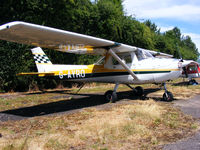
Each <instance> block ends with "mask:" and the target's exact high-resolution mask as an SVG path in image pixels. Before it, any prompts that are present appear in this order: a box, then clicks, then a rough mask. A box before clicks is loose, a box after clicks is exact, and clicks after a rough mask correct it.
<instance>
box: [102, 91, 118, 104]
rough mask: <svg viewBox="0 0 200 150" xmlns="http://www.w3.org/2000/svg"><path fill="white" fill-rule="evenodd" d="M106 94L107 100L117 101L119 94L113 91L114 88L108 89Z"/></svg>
mask: <svg viewBox="0 0 200 150" xmlns="http://www.w3.org/2000/svg"><path fill="white" fill-rule="evenodd" d="M104 96H105V100H106V102H111V103H115V101H116V100H117V94H116V92H113V91H112V90H109V91H107V92H106V93H105V94H104Z"/></svg>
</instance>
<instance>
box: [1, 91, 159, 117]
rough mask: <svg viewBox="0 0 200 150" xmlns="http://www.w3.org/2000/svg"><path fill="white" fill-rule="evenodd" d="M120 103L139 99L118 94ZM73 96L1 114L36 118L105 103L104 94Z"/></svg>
mask: <svg viewBox="0 0 200 150" xmlns="http://www.w3.org/2000/svg"><path fill="white" fill-rule="evenodd" d="M158 90H160V89H159V88H156V89H148V90H145V95H147V94H149V93H152V92H155V91H158ZM117 94H118V99H119V100H118V101H120V100H122V99H128V100H136V99H138V98H139V97H137V96H134V95H133V93H132V91H125V92H118V93H117ZM70 95H72V97H73V98H72V99H71V100H69V99H66V100H61V101H57V102H51V103H46V104H40V105H36V106H31V107H24V108H18V109H13V110H7V111H3V112H0V113H4V114H11V115H16V116H23V117H35V116H43V115H48V114H54V113H62V112H67V111H72V110H77V109H81V108H87V107H92V106H98V105H103V104H105V103H108V102H105V100H104V95H103V94H72V93H71V94H70Z"/></svg>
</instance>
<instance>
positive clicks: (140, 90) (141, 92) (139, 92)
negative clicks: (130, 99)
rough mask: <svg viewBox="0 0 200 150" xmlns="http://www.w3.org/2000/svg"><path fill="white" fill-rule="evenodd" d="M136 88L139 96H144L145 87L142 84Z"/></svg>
mask: <svg viewBox="0 0 200 150" xmlns="http://www.w3.org/2000/svg"><path fill="white" fill-rule="evenodd" d="M135 90H136V95H137V96H142V95H143V94H144V89H143V88H142V87H141V86H137V87H136V88H135Z"/></svg>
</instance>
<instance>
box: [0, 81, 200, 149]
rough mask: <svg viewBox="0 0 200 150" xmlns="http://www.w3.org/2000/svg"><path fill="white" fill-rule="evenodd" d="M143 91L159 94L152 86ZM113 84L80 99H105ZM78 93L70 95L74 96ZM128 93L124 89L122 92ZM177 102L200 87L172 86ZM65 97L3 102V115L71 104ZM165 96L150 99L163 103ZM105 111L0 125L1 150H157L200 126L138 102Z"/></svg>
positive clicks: (162, 106)
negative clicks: (94, 96)
mask: <svg viewBox="0 0 200 150" xmlns="http://www.w3.org/2000/svg"><path fill="white" fill-rule="evenodd" d="M143 87H144V88H157V87H158V86H156V85H152V84H148V85H144V86H143ZM109 89H113V85H111V84H108V85H107V84H95V85H93V84H89V85H87V86H86V87H84V89H82V90H81V93H88V91H89V92H90V93H97V92H100V93H103V92H105V91H106V90H109ZM76 90H77V88H74V89H72V92H76ZM125 90H129V88H127V87H126V86H120V87H119V91H125ZM168 90H169V91H171V92H173V94H174V96H175V98H176V99H187V98H189V97H191V96H193V95H195V94H198V93H200V86H199V85H198V86H173V85H168ZM65 94H66V95H68V92H67V91H65V90H64V91H63V93H62V96H63V97H64V98H63V97H59V95H60V93H51V92H50V93H44V94H34V95H17V96H15V97H14V96H12V94H11V96H4V95H1V96H0V110H1V111H3V110H8V109H14V108H19V107H28V106H33V105H39V104H43V103H49V102H53V101H60V100H70V99H71V97H65ZM162 94H163V91H162V90H161V91H157V92H154V93H151V94H149V95H147V96H150V97H162ZM106 105H108V106H109V107H107V108H106V109H95V108H92V109H83V110H82V111H80V112H78V113H73V114H68V115H67V114H65V115H57V116H51V117H50V116H49V117H34V118H31V119H26V120H21V121H16V122H13V121H8V122H2V123H0V133H1V134H2V137H1V138H0V149H3V150H36V149H42V150H43V149H45V150H60V149H155V148H158V147H157V146H158V145H162V144H166V143H169V142H172V141H176V140H177V139H180V138H183V137H186V136H188V135H190V134H192V133H193V132H194V131H196V130H197V129H198V126H199V124H198V123H197V122H196V121H195V120H193V119H192V118H191V117H189V116H185V115H183V114H182V113H181V112H180V111H179V110H178V109H175V108H173V107H172V106H171V103H160V102H155V101H154V100H152V99H150V100H148V101H141V100H134V101H128V103H122V104H106Z"/></svg>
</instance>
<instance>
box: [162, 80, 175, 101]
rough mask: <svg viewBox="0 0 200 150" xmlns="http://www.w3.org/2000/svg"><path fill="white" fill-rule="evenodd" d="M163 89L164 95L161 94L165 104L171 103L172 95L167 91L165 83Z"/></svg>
mask: <svg viewBox="0 0 200 150" xmlns="http://www.w3.org/2000/svg"><path fill="white" fill-rule="evenodd" d="M164 89H165V93H164V94H163V100H164V101H166V102H171V101H173V99H174V97H173V94H172V93H171V92H169V91H167V87H166V83H164Z"/></svg>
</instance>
